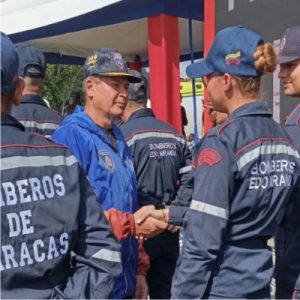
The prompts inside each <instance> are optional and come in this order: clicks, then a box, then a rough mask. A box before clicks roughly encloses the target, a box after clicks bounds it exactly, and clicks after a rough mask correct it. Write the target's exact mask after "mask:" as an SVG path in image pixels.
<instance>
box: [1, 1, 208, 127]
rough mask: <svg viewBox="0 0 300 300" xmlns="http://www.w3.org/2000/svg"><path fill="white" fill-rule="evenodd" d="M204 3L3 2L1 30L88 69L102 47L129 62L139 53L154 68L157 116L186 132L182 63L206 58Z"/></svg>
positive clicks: (49, 55)
mask: <svg viewBox="0 0 300 300" xmlns="http://www.w3.org/2000/svg"><path fill="white" fill-rule="evenodd" d="M203 1H204V0H101V1H100V0H85V1H81V0H27V1H26V2H22V1H19V0H3V1H2V2H1V17H2V29H1V30H2V31H4V32H5V33H7V34H8V35H9V36H10V37H11V39H12V40H13V41H14V42H15V43H18V42H27V43H29V44H32V45H35V46H37V47H39V48H40V49H41V50H42V51H44V52H45V54H46V58H47V61H48V62H52V63H78V64H82V63H83V59H84V57H85V56H86V55H87V54H88V53H89V52H90V51H91V50H93V49H96V48H100V47H112V48H116V49H118V50H119V51H120V52H121V53H122V54H123V55H124V56H125V57H126V58H127V60H129V61H131V60H133V59H134V57H135V55H136V54H138V55H139V56H140V57H141V60H142V62H143V64H144V65H149V67H150V81H151V100H152V104H153V108H154V110H155V112H156V114H157V115H158V117H160V118H161V119H164V120H166V121H168V122H170V123H172V124H173V125H175V126H176V127H177V128H180V127H181V126H180V123H181V120H180V119H181V118H180V105H179V103H180V100H179V70H178V68H179V66H178V62H179V57H180V58H181V59H187V58H190V54H189V53H190V52H192V53H193V54H195V55H196V56H194V58H196V57H201V56H202V49H203ZM194 49H195V50H197V51H194ZM177 57H178V58H177Z"/></svg>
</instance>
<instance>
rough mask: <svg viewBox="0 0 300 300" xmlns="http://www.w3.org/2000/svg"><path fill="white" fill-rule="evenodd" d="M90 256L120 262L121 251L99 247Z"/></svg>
mask: <svg viewBox="0 0 300 300" xmlns="http://www.w3.org/2000/svg"><path fill="white" fill-rule="evenodd" d="M92 257H94V258H97V259H102V260H106V261H113V262H119V263H120V262H121V253H120V252H118V251H112V250H108V249H101V250H99V251H98V252H96V253H95V254H94V255H93V256H92Z"/></svg>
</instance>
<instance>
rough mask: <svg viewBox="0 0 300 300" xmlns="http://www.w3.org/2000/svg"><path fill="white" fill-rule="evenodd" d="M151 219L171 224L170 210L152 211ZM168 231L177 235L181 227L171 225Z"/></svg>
mask: <svg viewBox="0 0 300 300" xmlns="http://www.w3.org/2000/svg"><path fill="white" fill-rule="evenodd" d="M151 217H153V218H155V219H157V220H159V221H161V222H165V223H168V222H169V208H164V209H155V210H152V212H151ZM168 230H169V231H170V232H171V233H175V232H177V231H178V230H179V227H178V226H175V225H171V224H169V226H168Z"/></svg>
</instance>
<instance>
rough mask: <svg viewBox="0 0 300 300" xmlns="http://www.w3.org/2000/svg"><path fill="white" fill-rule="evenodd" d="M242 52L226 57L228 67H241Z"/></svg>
mask: <svg viewBox="0 0 300 300" xmlns="http://www.w3.org/2000/svg"><path fill="white" fill-rule="evenodd" d="M241 56H242V55H241V51H237V52H235V53H229V54H227V55H226V56H225V62H226V65H239V64H240V63H241Z"/></svg>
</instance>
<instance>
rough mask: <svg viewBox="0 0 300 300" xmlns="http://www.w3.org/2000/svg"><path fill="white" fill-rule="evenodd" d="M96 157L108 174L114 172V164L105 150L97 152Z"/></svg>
mask: <svg viewBox="0 0 300 300" xmlns="http://www.w3.org/2000/svg"><path fill="white" fill-rule="evenodd" d="M98 157H99V159H100V160H101V161H102V163H103V164H104V166H105V167H106V168H107V169H108V170H109V171H110V172H113V171H114V170H115V162H114V160H113V158H112V157H111V155H110V153H109V152H108V151H107V150H105V149H103V150H99V151H98Z"/></svg>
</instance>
